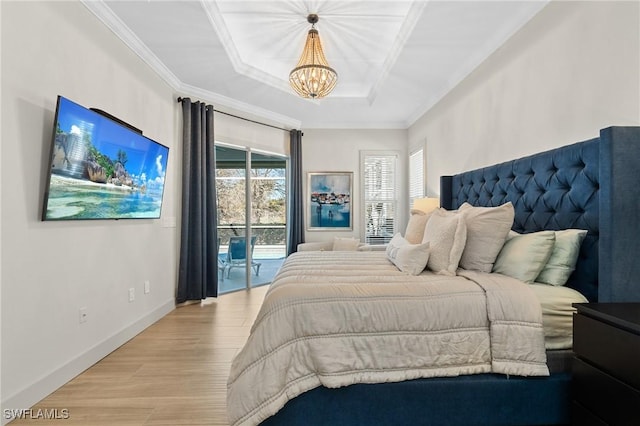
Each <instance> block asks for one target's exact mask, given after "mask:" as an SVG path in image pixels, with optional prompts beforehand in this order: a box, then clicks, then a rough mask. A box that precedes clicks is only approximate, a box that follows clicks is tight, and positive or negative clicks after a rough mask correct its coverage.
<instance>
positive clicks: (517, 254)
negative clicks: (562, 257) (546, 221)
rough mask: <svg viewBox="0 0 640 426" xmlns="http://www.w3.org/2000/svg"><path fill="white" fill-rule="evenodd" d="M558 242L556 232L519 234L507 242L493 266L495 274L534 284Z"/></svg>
mask: <svg viewBox="0 0 640 426" xmlns="http://www.w3.org/2000/svg"><path fill="white" fill-rule="evenodd" d="M555 240H556V234H555V232H554V231H540V232H532V233H531V234H519V235H517V236H514V237H513V238H510V239H508V240H507V242H505V243H504V246H503V247H502V250H501V251H500V254H499V255H498V258H497V259H496V262H495V264H494V265H493V272H498V273H500V274H504V275H508V276H510V277H513V278H516V279H519V280H520V281H524V282H526V283H532V282H534V281H535V279H536V278H537V277H538V275H539V274H540V271H542V268H544V265H546V264H547V261H548V260H549V257H550V256H551V251H552V250H553V245H554V243H555Z"/></svg>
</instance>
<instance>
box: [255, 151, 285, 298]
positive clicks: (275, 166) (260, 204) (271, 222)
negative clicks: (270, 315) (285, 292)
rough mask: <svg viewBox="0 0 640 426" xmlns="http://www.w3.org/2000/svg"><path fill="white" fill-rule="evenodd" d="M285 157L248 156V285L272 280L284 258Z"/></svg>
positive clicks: (269, 155) (258, 154)
mask: <svg viewBox="0 0 640 426" xmlns="http://www.w3.org/2000/svg"><path fill="white" fill-rule="evenodd" d="M286 167H287V162H286V158H285V157H280V156H277V155H272V154H264V153H257V152H251V172H250V187H251V208H250V210H251V229H250V233H251V235H252V240H253V239H255V247H254V249H253V253H252V254H253V263H252V271H251V285H252V286H257V285H262V284H268V283H270V282H271V281H272V280H273V277H274V276H275V274H276V272H278V270H279V269H280V266H281V265H282V262H283V261H284V258H285V257H286V255H287V252H286V251H287V247H286V217H287V216H286V170H287V169H286Z"/></svg>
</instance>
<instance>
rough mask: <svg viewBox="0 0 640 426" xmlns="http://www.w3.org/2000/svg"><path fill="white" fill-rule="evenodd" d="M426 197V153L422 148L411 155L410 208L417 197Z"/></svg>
mask: <svg viewBox="0 0 640 426" xmlns="http://www.w3.org/2000/svg"><path fill="white" fill-rule="evenodd" d="M423 197H424V153H423V150H422V149H419V150H418V151H416V152H414V153H413V154H411V155H410V156H409V208H411V206H413V202H414V201H415V199H416V198H423Z"/></svg>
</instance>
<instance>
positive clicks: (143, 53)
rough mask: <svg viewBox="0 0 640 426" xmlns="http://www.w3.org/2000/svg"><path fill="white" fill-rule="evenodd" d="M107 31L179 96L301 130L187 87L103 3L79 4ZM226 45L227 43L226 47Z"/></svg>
mask: <svg viewBox="0 0 640 426" xmlns="http://www.w3.org/2000/svg"><path fill="white" fill-rule="evenodd" d="M80 1H81V2H82V4H83V5H84V6H85V7H86V8H87V9H89V10H90V11H91V12H92V13H93V14H94V15H95V16H96V17H97V18H98V19H99V20H100V21H101V22H102V23H103V24H104V25H105V26H106V27H107V28H109V29H110V30H111V31H112V32H113V33H114V34H115V35H116V36H117V37H118V38H120V40H122V41H123V42H124V43H125V44H126V45H127V47H129V49H131V50H132V51H133V52H134V53H135V54H137V55H138V56H139V57H140V59H142V61H143V62H144V63H146V64H147V65H148V66H149V67H151V69H153V70H154V71H155V72H156V73H157V74H158V75H159V76H160V78H162V79H163V80H164V81H165V82H166V83H167V84H168V85H169V86H170V87H171V88H173V89H174V90H175V91H176V92H178V93H184V94H186V95H189V94H190V95H192V96H194V97H198V98H199V99H203V100H207V101H209V102H212V103H214V104H216V105H217V106H222V107H227V108H232V109H235V110H237V111H239V112H243V113H246V114H251V115H253V116H255V117H259V118H261V119H264V120H268V121H272V122H275V123H279V124H281V125H283V126H285V127H291V128H294V129H297V128H300V125H301V123H300V120H296V119H294V118H291V117H287V116H285V115H281V114H278V113H275V112H272V111H269V110H266V109H264V108H259V107H256V106H253V105H249V104H247V103H244V102H241V101H237V100H235V99H232V98H229V97H227V96H223V95H219V94H217V93H213V92H210V91H207V90H203V89H199V88H196V87H193V86H190V85H188V84H184V83H183V82H182V81H180V79H178V78H177V77H176V76H175V75H174V74H173V73H172V72H171V71H169V69H168V68H167V67H166V66H165V65H164V64H163V63H162V61H160V59H158V57H157V56H156V55H154V54H153V53H152V52H151V51H150V50H149V48H148V47H147V46H146V45H145V44H144V43H143V42H142V41H141V40H140V39H139V38H138V37H137V36H136V35H135V34H134V33H133V32H131V30H130V29H129V27H127V25H126V24H125V23H124V22H122V20H121V19H120V18H119V17H118V16H117V15H116V14H115V13H113V11H112V10H111V8H109V6H108V5H107V4H106V3H105V2H104V1H103V0H80ZM225 45H226V43H225Z"/></svg>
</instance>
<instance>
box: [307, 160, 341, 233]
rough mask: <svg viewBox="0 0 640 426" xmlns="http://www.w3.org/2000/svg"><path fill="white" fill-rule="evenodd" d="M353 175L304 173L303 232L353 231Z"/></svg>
mask: <svg viewBox="0 0 640 426" xmlns="http://www.w3.org/2000/svg"><path fill="white" fill-rule="evenodd" d="M352 193H353V172H309V173H307V198H306V200H307V230H309V231H350V230H352V229H353V211H352V208H351V207H352V204H351V194H352Z"/></svg>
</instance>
